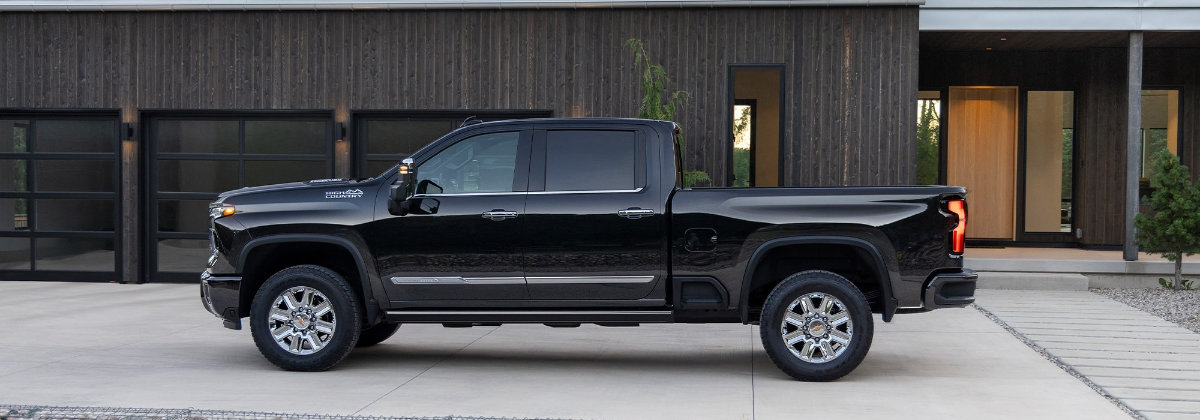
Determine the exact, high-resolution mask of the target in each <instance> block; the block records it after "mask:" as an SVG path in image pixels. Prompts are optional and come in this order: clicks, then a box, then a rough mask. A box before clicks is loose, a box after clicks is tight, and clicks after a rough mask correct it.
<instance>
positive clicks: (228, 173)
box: [157, 159, 241, 193]
mask: <svg viewBox="0 0 1200 420" xmlns="http://www.w3.org/2000/svg"><path fill="white" fill-rule="evenodd" d="M239 170H240V169H239V165H238V161H236V160H172V159H161V160H159V161H158V176H157V178H158V190H159V191H163V192H194V193H220V192H222V191H229V190H234V189H238V188H240V186H241V183H240V182H239V181H238V178H239V172H238V171H239Z"/></svg>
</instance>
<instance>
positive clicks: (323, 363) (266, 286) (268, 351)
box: [250, 265, 363, 372]
mask: <svg viewBox="0 0 1200 420" xmlns="http://www.w3.org/2000/svg"><path fill="white" fill-rule="evenodd" d="M288 290H292V291H293V292H294V293H292V294H291V295H290V296H291V299H292V300H295V299H297V297H299V299H300V300H299V301H296V302H294V303H293V302H291V301H288V302H284V296H283V295H284V292H285V291H288ZM306 291H310V292H309V293H307V294H306V293H305V292H306ZM309 296H311V297H309ZM277 302H278V305H279V306H278V307H279V310H280V311H282V312H281V313H288V314H293V313H298V312H296V311H293V310H289V307H290V306H293V305H294V306H295V307H296V308H298V309H297V310H298V311H300V312H299V313H301V314H300V315H298V316H292V317H291V318H289V320H288V321H283V320H279V319H275V320H272V319H271V318H270V316H271V311H272V310H273V308H275V307H276V303H277ZM324 303H328V307H329V308H331V311H327V312H324V313H321V312H322V311H324V310H325V309H324V308H325V306H326V305H324ZM305 311H312V312H311V313H312V315H307V314H303V312H305ZM362 318H363V316H362V311H361V310H360V309H359V305H358V297H357V296H356V295H355V294H354V291H353V289H351V288H350V285H349V284H348V283H346V280H345V279H343V278H342V276H341V275H339V274H338V273H336V272H334V271H333V270H330V269H328V268H325V267H321V266H317V265H297V266H292V267H288V268H285V269H283V270H280V271H279V272H278V273H275V274H274V275H272V276H271V277H270V278H268V279H267V281H266V282H264V283H263V285H262V287H260V288H259V289H258V292H257V293H255V294H254V301H253V302H252V303H251V306H250V335H251V336H252V337H254V344H255V345H257V346H258V351H259V352H260V353H262V355H263V357H266V358H267V360H269V361H271V363H274V364H275V365H276V366H279V367H280V368H283V369H285V370H292V371H305V372H316V371H323V370H327V369H329V368H331V367H333V366H334V365H336V364H338V362H341V361H342V359H345V358H346V356H347V355H349V354H350V351H351V350H354V345H355V343H356V342H357V341H358V336H359V332H360V330H361V329H362ZM285 324H286V325H285ZM330 325H332V327H331V328H330V327H329V326H330ZM273 326H274V327H275V328H276V331H281V332H282V334H284V335H287V337H285V338H283V339H281V341H278V342H277V341H276V339H275V337H274V336H273V335H272V327H273ZM297 326H298V327H299V328H296V327H297ZM317 327H321V329H320V330H317V329H314V328H317ZM289 330H290V331H289ZM322 330H325V331H329V332H327V333H326V332H322ZM297 331H299V332H297ZM297 334H304V335H297ZM297 343H298V344H297ZM311 343H321V345H320V347H317V348H316V349H315V350H313V348H314V347H313V345H312V344H311ZM285 345H288V346H291V347H293V348H295V347H294V346H298V347H299V348H297V349H296V350H294V351H295V352H293V350H289V349H285V348H284V347H283V346H285ZM306 346H307V347H308V348H307V349H305V347H306ZM305 352H307V354H304V353H305Z"/></svg>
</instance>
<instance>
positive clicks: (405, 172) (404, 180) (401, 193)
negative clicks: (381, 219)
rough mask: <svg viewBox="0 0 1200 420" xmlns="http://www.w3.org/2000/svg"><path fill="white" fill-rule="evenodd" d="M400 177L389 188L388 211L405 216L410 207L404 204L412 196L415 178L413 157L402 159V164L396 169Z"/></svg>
mask: <svg viewBox="0 0 1200 420" xmlns="http://www.w3.org/2000/svg"><path fill="white" fill-rule="evenodd" d="M396 171H397V172H398V175H399V176H398V177H397V178H396V182H394V183H392V186H391V187H390V188H389V189H388V213H391V214H394V215H397V216H403V215H405V214H408V213H409V212H408V208H406V206H405V205H404V204H405V202H406V201H408V198H409V197H412V184H413V183H412V179H413V172H414V171H413V160H412V158H404V160H402V161H400V166H399V167H398V168H397V169H396Z"/></svg>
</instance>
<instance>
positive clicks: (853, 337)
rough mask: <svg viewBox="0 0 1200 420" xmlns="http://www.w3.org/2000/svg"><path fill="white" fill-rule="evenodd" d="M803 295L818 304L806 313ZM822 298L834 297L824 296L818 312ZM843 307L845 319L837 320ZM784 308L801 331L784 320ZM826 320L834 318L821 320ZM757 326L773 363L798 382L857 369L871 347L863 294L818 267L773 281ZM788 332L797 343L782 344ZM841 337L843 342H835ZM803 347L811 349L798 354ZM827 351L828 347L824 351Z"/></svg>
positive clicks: (832, 377)
mask: <svg viewBox="0 0 1200 420" xmlns="http://www.w3.org/2000/svg"><path fill="white" fill-rule="evenodd" d="M805 296H808V297H809V300H808V302H811V303H812V304H814V305H816V306H817V307H818V309H817V310H811V311H809V312H808V315H812V316H811V317H809V316H807V315H806V314H805V312H804V311H803V307H804V303H801V298H802V297H805ZM824 297H832V298H834V299H833V300H829V302H830V304H831V307H830V311H829V312H828V313H825V312H824V311H822V310H820V307H822V306H824V303H825V301H826V299H825V298H824ZM792 308H796V310H795V311H793V310H792ZM843 311H845V315H847V316H848V320H849V322H844V321H842V318H841V317H840V316H839V315H841V314H842V313H843ZM789 312H792V314H793V318H795V319H797V320H798V321H800V322H801V323H802V324H804V325H807V327H805V328H803V329H802V328H799V326H797V325H795V324H793V323H789V322H785V321H784V319H785V317H787V316H788V313H789ZM827 315H828V316H827ZM828 320H834V322H826V321H828ZM838 322H841V323H840V324H839V323H838ZM759 326H760V329H759V333H760V335H761V338H762V344H763V348H764V349H766V351H767V356H769V357H770V358H771V361H772V362H774V363H775V366H777V367H779V369H780V370H782V371H783V372H784V373H787V374H788V375H791V376H792V377H793V378H796V379H799V380H801V381H819V382H824V381H832V380H835V379H838V378H841V377H843V376H846V375H847V374H849V373H850V372H851V371H853V370H854V368H856V367H858V365H859V363H862V361H863V359H864V358H866V356H867V350H869V349H870V348H871V338H872V336H873V335H874V329H875V327H874V324H872V319H871V308H870V306H869V304H868V303H867V298H866V297H865V296H863V294H862V292H861V291H859V290H858V288H857V287H855V286H854V284H853V283H851V282H850V281H849V280H846V278H845V277H842V276H839V275H837V274H834V273H831V272H828V271H817V270H813V271H804V272H800V273H796V274H792V275H791V276H788V278H786V279H784V280H783V281H782V282H780V283H779V284H778V285H776V286H775V289H774V290H772V291H771V294H770V295H768V296H767V300H766V302H765V303H763V309H762V317H761V318H760V320H759ZM835 330H836V331H835ZM789 334H791V335H796V337H795V338H798V339H799V341H797V342H795V343H794V344H792V345H789V344H787V342H786V339H785V338H784V337H785V335H789ZM846 336H848V337H849V339H848V343H845V344H842V343H839V342H837V340H841V339H844V337H846ZM806 342H808V343H809V344H807V346H809V347H806V344H805V343H806ZM820 343H827V344H829V347H824V348H823V346H822V345H821V344H820ZM806 348H815V350H811V351H809V352H807V354H806V355H804V356H802V354H804V352H803V350H805V349H806ZM826 349H829V350H832V351H831V352H829V353H828V354H827V353H826ZM804 358H808V359H810V360H804Z"/></svg>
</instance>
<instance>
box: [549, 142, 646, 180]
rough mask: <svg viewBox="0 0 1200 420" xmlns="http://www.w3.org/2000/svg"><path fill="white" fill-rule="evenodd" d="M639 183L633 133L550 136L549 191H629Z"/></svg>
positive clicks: (635, 144) (635, 143)
mask: <svg viewBox="0 0 1200 420" xmlns="http://www.w3.org/2000/svg"><path fill="white" fill-rule="evenodd" d="M636 180H637V136H636V134H635V133H634V132H633V131H570V130H565V131H551V132H548V133H546V191H627V190H633V189H636V188H637V187H638V185H635V184H636V183H637V181H636Z"/></svg>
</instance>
